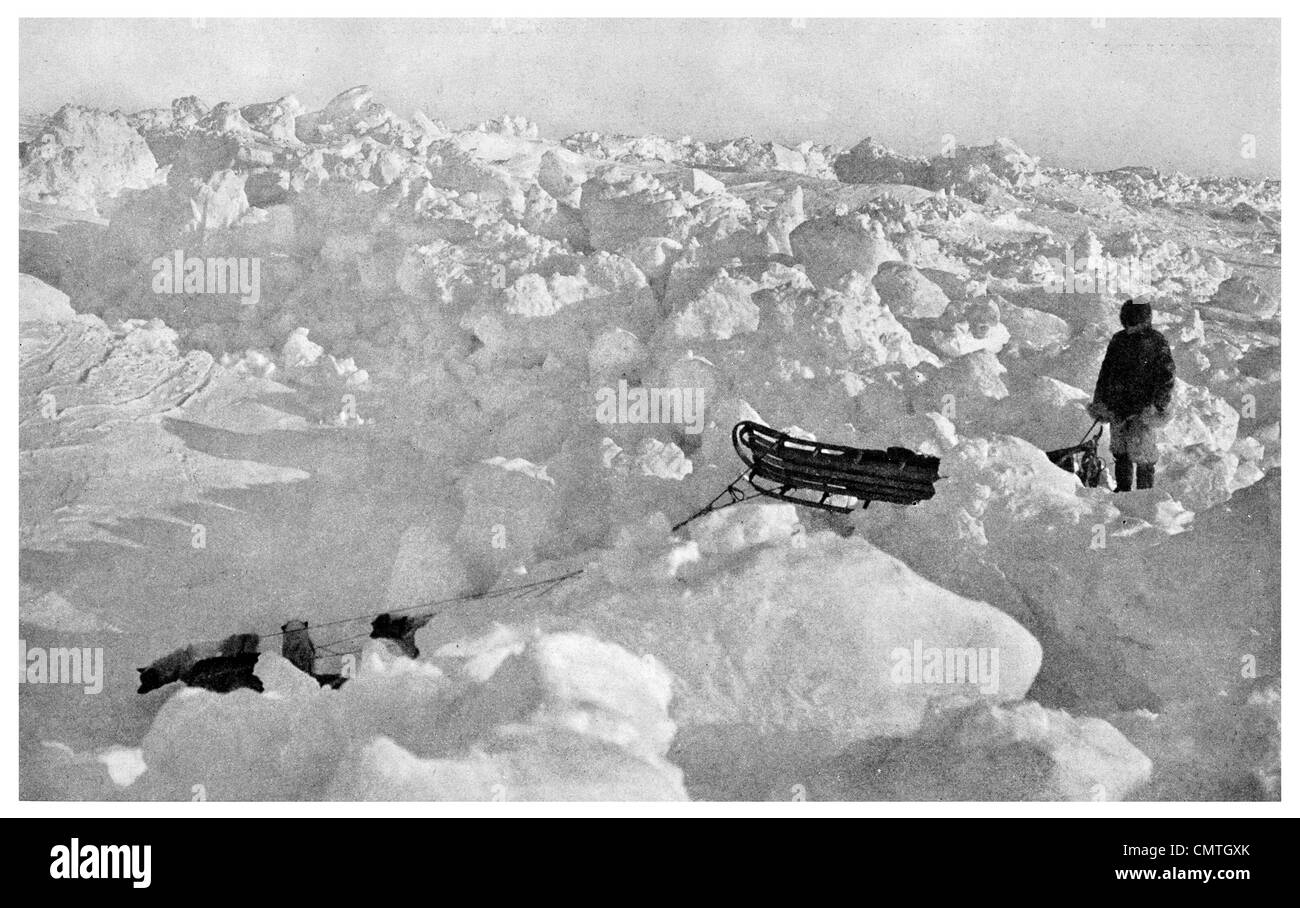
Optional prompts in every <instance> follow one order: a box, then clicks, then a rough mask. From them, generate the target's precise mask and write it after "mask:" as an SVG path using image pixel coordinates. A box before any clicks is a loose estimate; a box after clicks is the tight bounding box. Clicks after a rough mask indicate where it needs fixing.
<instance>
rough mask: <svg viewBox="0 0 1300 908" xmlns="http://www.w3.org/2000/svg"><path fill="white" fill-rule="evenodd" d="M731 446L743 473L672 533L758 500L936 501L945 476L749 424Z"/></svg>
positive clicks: (843, 503)
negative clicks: (936, 490) (707, 516)
mask: <svg viewBox="0 0 1300 908" xmlns="http://www.w3.org/2000/svg"><path fill="white" fill-rule="evenodd" d="M1089 431H1091V429H1090V430H1089ZM731 442H732V445H733V446H734V447H735V449H736V456H737V457H739V458H740V460H741V462H742V463H743V464H744V465H745V470H744V471H743V472H742V473H741V474H740V475H739V476H737V477H736V478H735V479H734V480H732V482H731V484H730V485H728V486H727V487H726V488H725V489H723V490H722V492H720V493H719V494H718V495H717V496H715V497H714V499H713V500H712V501H710V502H709V503H708V504H706V505H705V506H704V507H702V508H700V510H698V511H696V512H695V513H694V514H692V515H691V516H690V517H687V518H686V519H685V520H683V521H682V522H681V523H678V524H677V525H676V526H674V527H673V528H672V529H673V532H676V531H677V530H679V529H681V528H682V527H684V526H685V525H686V524H688V523H690V522H691V521H692V520H696V519H698V518H700V517H702V516H704V515H705V514H709V513H712V512H713V511H720V510H722V509H723V508H729V507H731V506H732V505H734V504H740V503H741V502H742V501H747V500H749V499H751V498H755V497H758V496H763V497H767V498H775V499H777V500H778V501H785V502H788V503H790V504H796V505H803V506H804V507H810V508H818V509H820V510H823V511H834V512H836V513H840V514H847V513H849V512H850V511H852V510H854V508H856V507H857V504H858V502H861V503H862V507H864V508H865V507H867V506H868V505H869V504H871V502H873V501H886V502H890V503H892V504H907V505H912V504H917V503H919V502H921V501H925V500H928V499H930V498H933V497H934V482H935V480H937V479H940V478H941V477H940V476H939V458H937V457H931V456H929V455H926V454H918V453H916V452H915V451H911V450H908V449H907V448H902V447H890V448H887V449H886V450H884V451H877V450H871V449H868V448H853V447H849V446H848V445H837V444H830V443H827V442H817V441H808V440H807V439H803V438H796V437H794V436H791V435H787V434H786V433H784V432H778V431H777V430H775V429H772V428H769V427H768V426H764V425H760V424H759V423H756V422H751V421H749V420H745V421H743V422H739V423H737V424H736V425H735V427H734V428H733V429H732V430H731ZM742 483H747V484H748V486H749V488H748V489H747V488H745V487H744V486H743V485H742ZM724 499H726V500H725V501H724ZM719 502H721V503H719Z"/></svg>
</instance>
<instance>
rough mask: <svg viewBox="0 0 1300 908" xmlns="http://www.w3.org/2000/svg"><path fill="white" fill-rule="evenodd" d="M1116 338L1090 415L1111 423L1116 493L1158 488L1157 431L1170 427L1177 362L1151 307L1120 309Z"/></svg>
mask: <svg viewBox="0 0 1300 908" xmlns="http://www.w3.org/2000/svg"><path fill="white" fill-rule="evenodd" d="M1119 322H1120V324H1121V325H1122V326H1123V329H1122V330H1120V331H1118V332H1116V333H1115V335H1114V336H1113V337H1112V338H1111V339H1110V345H1109V346H1108V347H1107V348H1106V358H1105V359H1104V360H1102V364H1101V372H1100V374H1099V375H1098V376H1097V388H1096V390H1095V391H1094V392H1093V395H1092V403H1090V404H1089V405H1088V415H1089V416H1092V417H1093V418H1094V419H1098V420H1101V421H1102V422H1106V423H1110V451H1111V454H1113V455H1114V456H1115V491H1117V492H1128V491H1132V490H1133V488H1134V487H1135V482H1134V480H1135V479H1136V488H1138V489H1149V488H1152V487H1153V486H1154V485H1155V477H1156V463H1157V461H1158V460H1159V459H1160V452H1159V450H1158V449H1157V448H1156V434H1157V431H1158V430H1159V429H1160V428H1161V427H1163V426H1165V425H1167V424H1168V422H1169V419H1170V415H1171V414H1170V413H1169V402H1170V400H1171V398H1172V397H1173V393H1174V356H1173V353H1172V351H1170V349H1169V342H1168V341H1167V340H1165V336H1164V335H1163V334H1161V333H1160V332H1159V331H1157V330H1156V329H1155V328H1154V327H1152V325H1151V304H1150V303H1138V302H1134V301H1133V300H1128V301H1127V302H1126V303H1124V305H1123V306H1121V307H1120V310H1119Z"/></svg>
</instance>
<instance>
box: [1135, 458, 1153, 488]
mask: <svg viewBox="0 0 1300 908" xmlns="http://www.w3.org/2000/svg"><path fill="white" fill-rule="evenodd" d="M1155 484H1156V465H1155V464H1153V463H1140V464H1138V465H1137V487H1138V488H1139V489H1150V488H1153V487H1154V486H1155Z"/></svg>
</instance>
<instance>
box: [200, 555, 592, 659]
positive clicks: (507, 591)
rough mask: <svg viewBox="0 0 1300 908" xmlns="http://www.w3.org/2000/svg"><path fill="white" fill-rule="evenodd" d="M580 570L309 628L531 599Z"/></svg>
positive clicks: (264, 637)
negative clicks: (491, 601) (461, 605)
mask: <svg viewBox="0 0 1300 908" xmlns="http://www.w3.org/2000/svg"><path fill="white" fill-rule="evenodd" d="M581 573H583V569H582V568H578V569H577V570H574V571H569V572H568V573H565V574H560V575H558V576H556V577H547V578H545V579H544V580H534V581H532V582H530V583H523V584H520V585H519V586H512V587H505V588H502V589H496V590H488V591H487V592H485V593H471V594H466V595H463V596H449V597H447V598H446V599H435V600H432V601H429V602H421V603H419V604H418V605H411V606H407V607H405V608H394V609H385V610H384V611H383V612H367V613H366V614H362V615H354V616H353V617H350V618H336V619H334V620H333V621H322V622H321V623H320V624H313V625H311V629H312V630H319V629H320V628H322V627H335V626H337V625H340V624H351V623H353V622H356V621H365V620H367V619H370V620H373V619H375V618H377V617H378V616H379V615H384V614H387V615H401V614H405V613H407V612H416V611H420V610H424V609H432V608H434V607H435V606H439V605H453V604H457V603H461V602H475V601H485V600H488V599H531V598H535V597H541V596H544V595H546V594H547V593H548V592H550V591H551V590H552V589H554V588H555V587H556V586H559V585H560V584H561V583H563V582H564V581H566V580H571V579H573V578H574V577H577V576H578V575H579V574H581ZM441 613H442V611H441V610H440V611H433V612H431V613H430V616H431V617H432V616H433V615H439V614H441ZM249 633H256V632H254V631H250V632H249ZM285 633H286V632H285V631H284V630H277V631H274V632H273V633H267V634H261V633H258V634H257V636H258V638H259V639H261V640H267V639H271V638H274V637H283V636H284V635H285ZM368 636H370V631H365V632H363V633H359V634H353V635H351V636H348V637H341V638H339V639H337V640H333V641H331V642H330V643H327V644H319V643H318V644H316V646H318V647H321V646H336V645H338V644H340V643H345V642H347V641H348V640H354V639H357V638H360V637H368ZM226 639H228V637H213V638H212V639H210V640H193V641H191V644H194V643H221V642H222V641H223V640H226Z"/></svg>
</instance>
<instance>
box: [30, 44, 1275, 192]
mask: <svg viewBox="0 0 1300 908" xmlns="http://www.w3.org/2000/svg"><path fill="white" fill-rule="evenodd" d="M1280 76H1281V26H1280V23H1279V22H1278V21H1277V20H1272V19H1113V18H1108V19H1104V20H1092V19H1086V18H1083V19H806V20H799V19H530V20H525V19H511V20H499V19H497V20H493V19H420V20H413V19H367V20H356V19H351V20H345V19H297V20H291V19H211V18H210V19H201V20H191V19H116V20H113V19H25V20H22V21H21V22H20V25H19V103H20V109H21V110H22V111H23V112H24V113H31V112H49V111H52V110H54V109H56V108H57V107H59V106H60V105H61V104H63V103H66V102H69V101H72V102H76V103H80V104H86V105H90V106H96V107H104V108H109V109H112V108H119V109H121V110H124V111H133V110H138V109H140V108H144V107H157V106H164V105H167V104H168V103H169V102H170V101H171V99H172V98H174V97H179V96H182V95H190V94H193V95H198V96H199V97H200V98H202V99H203V100H204V101H207V102H208V103H210V104H211V103H215V102H217V101H223V100H225V101H235V102H237V103H239V104H241V105H242V104H248V103H253V102H256V101H265V100H271V99H274V98H277V97H280V96H282V95H286V94H290V93H292V94H295V95H297V97H298V98H299V100H301V101H302V102H303V103H304V104H305V105H307V106H308V108H316V107H319V106H321V105H323V104H324V103H325V102H326V101H328V100H329V99H330V98H331V97H332V96H334V95H335V94H337V93H338V92H340V91H343V90H344V89H347V88H349V87H352V86H354V85H358V84H367V85H369V86H370V87H371V88H372V89H373V90H374V92H375V95H376V98H377V100H380V101H383V102H384V103H386V104H388V105H389V106H390V107H392V108H393V109H394V110H395V111H396V112H397V113H398V114H399V115H402V116H407V115H409V114H410V113H411V111H412V110H413V109H415V108H417V107H418V108H420V109H422V110H424V111H425V112H426V113H427V114H429V115H430V116H432V117H434V118H435V119H441V120H443V121H445V122H446V123H447V124H448V125H449V126H453V127H457V126H463V125H468V124H474V123H478V122H480V121H482V120H485V119H488V118H490V117H495V116H498V115H500V114H502V113H510V114H522V115H524V116H527V117H528V118H529V119H531V120H533V121H535V122H536V123H537V124H538V125H539V127H540V128H541V131H542V134H543V135H544V136H547V137H550V138H561V137H563V136H565V135H568V134H570V133H572V132H577V131H580V130H595V131H597V132H622V133H632V134H642V133H651V132H653V133H659V134H663V135H668V136H672V137H677V136H680V135H689V136H692V137H694V138H696V139H704V140H712V139H722V138H732V137H735V136H741V135H752V136H754V137H755V138H757V139H760V140H774V141H780V142H786V143H789V144H797V143H798V142H801V141H805V140H813V141H817V142H832V143H836V144H840V145H845V146H848V145H852V144H854V143H856V142H857V141H859V140H860V139H862V138H863V137H865V136H871V137H873V138H875V139H876V140H878V141H881V142H883V143H885V144H886V145H889V146H890V147H893V148H895V149H897V150H899V151H902V152H905V153H909V154H926V155H933V154H938V153H940V152H941V151H942V150H943V148H944V144H943V143H944V141H945V136H951V137H952V139H953V140H955V141H956V143H957V144H963V145H965V144H973V145H978V144H987V143H988V142H990V141H992V140H993V139H994V138H997V137H998V136H1007V137H1009V138H1012V139H1014V140H1015V141H1016V142H1018V143H1019V144H1020V145H1021V147H1023V148H1024V149H1025V150H1026V151H1028V152H1029V153H1031V154H1035V155H1039V156H1041V157H1042V159H1043V161H1044V163H1047V164H1053V165H1058V166H1067V167H1082V168H1089V169H1094V170H1101V169H1106V168H1111V167H1120V166H1124V165H1128V164H1145V165H1150V166H1154V167H1157V168H1159V169H1162V170H1181V171H1183V172H1184V173H1189V174H1219V175H1239V176H1246V177H1251V178H1255V179H1262V178H1276V177H1278V176H1280V167H1281V163H1280V162H1281V153H1280V138H1281V136H1280V133H1281V85H1280ZM1252 150H1253V152H1254V154H1253V156H1251V155H1250V152H1251V151H1252Z"/></svg>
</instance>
